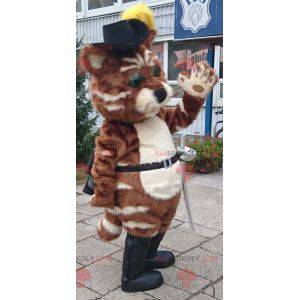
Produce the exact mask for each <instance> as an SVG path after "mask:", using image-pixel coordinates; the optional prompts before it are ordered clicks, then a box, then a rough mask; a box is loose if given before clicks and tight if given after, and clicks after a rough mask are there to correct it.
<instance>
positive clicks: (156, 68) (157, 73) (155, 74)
mask: <svg viewBox="0 0 300 300" xmlns="http://www.w3.org/2000/svg"><path fill="white" fill-rule="evenodd" d="M151 73H152V76H153V77H159V76H160V68H159V66H156V65H155V66H153V67H152V68H151Z"/></svg>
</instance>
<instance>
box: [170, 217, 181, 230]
mask: <svg viewBox="0 0 300 300" xmlns="http://www.w3.org/2000/svg"><path fill="white" fill-rule="evenodd" d="M180 224H182V222H181V221H178V220H175V219H174V220H173V221H172V223H171V225H170V227H169V229H171V228H174V227H176V226H178V225H180Z"/></svg>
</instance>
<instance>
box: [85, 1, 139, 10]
mask: <svg viewBox="0 0 300 300" xmlns="http://www.w3.org/2000/svg"><path fill="white" fill-rule="evenodd" d="M133 1H136V0H88V9H89V10H92V9H98V8H102V7H108V6H114V5H115V4H118V5H121V4H122V3H124V4H125V3H129V2H133Z"/></svg>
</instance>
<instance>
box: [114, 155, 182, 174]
mask: <svg viewBox="0 0 300 300" xmlns="http://www.w3.org/2000/svg"><path fill="white" fill-rule="evenodd" d="M178 159H179V157H178V154H177V153H176V154H175V155H174V156H172V157H171V158H168V159H164V160H163V161H160V162H153V163H148V164H142V165H135V166H117V167H116V168H115V171H116V172H142V171H150V170H155V169H161V168H166V169H168V168H170V167H172V165H173V164H175V163H176V162H177V160H178Z"/></svg>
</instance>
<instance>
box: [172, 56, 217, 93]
mask: <svg viewBox="0 0 300 300" xmlns="http://www.w3.org/2000/svg"><path fill="white" fill-rule="evenodd" d="M217 82H218V76H217V75H216V74H215V71H214V69H213V68H211V67H210V66H209V64H208V63H206V62H200V63H197V64H195V65H194V66H193V69H192V71H191V74H190V75H183V74H182V73H180V74H179V75H178V84H179V85H180V86H181V87H182V89H183V90H184V91H185V92H186V93H188V94H189V95H191V96H194V97H198V98H202V99H205V98H206V97H207V95H208V94H209V93H210V92H211V91H212V89H213V88H214V85H215V84H216V83H217Z"/></svg>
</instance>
